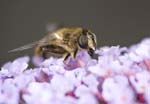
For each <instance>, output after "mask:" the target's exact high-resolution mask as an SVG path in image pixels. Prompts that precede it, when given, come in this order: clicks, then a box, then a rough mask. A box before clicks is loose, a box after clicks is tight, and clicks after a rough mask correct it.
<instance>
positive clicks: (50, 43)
mask: <svg viewBox="0 0 150 104" xmlns="http://www.w3.org/2000/svg"><path fill="white" fill-rule="evenodd" d="M96 45H97V41H96V35H95V34H94V33H93V32H91V31H90V30H87V29H83V28H81V27H63V28H59V29H57V30H55V31H53V32H51V33H48V34H47V35H46V36H45V37H43V38H42V39H41V40H39V41H36V42H33V43H31V44H28V45H25V46H22V47H19V48H16V49H13V50H11V51H9V52H15V51H22V50H25V49H29V48H33V47H34V48H35V55H38V56H42V57H43V58H44V59H46V58H49V57H50V56H56V57H63V59H64V61H66V60H67V59H68V57H70V56H71V57H73V58H75V57H76V54H77V52H78V51H81V50H86V51H87V52H88V54H89V55H90V56H91V57H92V56H93V54H94V51H95V50H96Z"/></svg>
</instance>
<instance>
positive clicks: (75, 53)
mask: <svg viewBox="0 0 150 104" xmlns="http://www.w3.org/2000/svg"><path fill="white" fill-rule="evenodd" d="M77 52H78V49H76V50H75V51H74V53H73V57H74V58H76V55H77Z"/></svg>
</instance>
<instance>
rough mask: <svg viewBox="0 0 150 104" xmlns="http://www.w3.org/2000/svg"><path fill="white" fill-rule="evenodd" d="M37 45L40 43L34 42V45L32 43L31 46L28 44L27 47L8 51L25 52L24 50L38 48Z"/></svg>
mask: <svg viewBox="0 0 150 104" xmlns="http://www.w3.org/2000/svg"><path fill="white" fill-rule="evenodd" d="M37 43H38V42H33V43H30V44H27V45H24V46H21V47H18V48H15V49H13V50H10V51H8V52H16V51H23V50H26V49H30V48H33V47H34V46H36V45H37Z"/></svg>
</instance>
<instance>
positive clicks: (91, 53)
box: [88, 48, 95, 57]
mask: <svg viewBox="0 0 150 104" xmlns="http://www.w3.org/2000/svg"><path fill="white" fill-rule="evenodd" d="M94 51H95V49H92V48H90V49H89V50H88V54H89V55H90V56H91V57H93V55H94Z"/></svg>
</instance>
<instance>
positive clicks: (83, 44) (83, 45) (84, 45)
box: [78, 35, 88, 49]
mask: <svg viewBox="0 0 150 104" xmlns="http://www.w3.org/2000/svg"><path fill="white" fill-rule="evenodd" d="M78 43H79V46H80V47H81V48H83V49H87V47H88V38H87V36H86V35H81V36H80V37H79V39H78Z"/></svg>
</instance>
